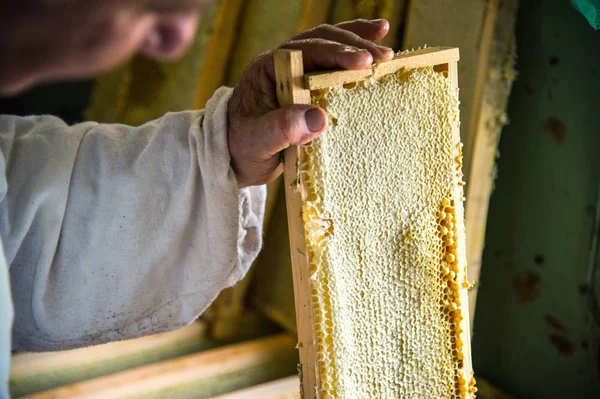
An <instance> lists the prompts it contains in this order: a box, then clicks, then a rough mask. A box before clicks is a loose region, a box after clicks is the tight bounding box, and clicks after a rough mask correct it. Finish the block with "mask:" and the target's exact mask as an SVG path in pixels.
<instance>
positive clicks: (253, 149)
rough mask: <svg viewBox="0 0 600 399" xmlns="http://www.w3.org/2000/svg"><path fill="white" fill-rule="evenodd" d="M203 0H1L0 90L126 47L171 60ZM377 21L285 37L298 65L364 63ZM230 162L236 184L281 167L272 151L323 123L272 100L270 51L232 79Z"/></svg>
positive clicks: (383, 25)
mask: <svg viewBox="0 0 600 399" xmlns="http://www.w3.org/2000/svg"><path fill="white" fill-rule="evenodd" d="M211 2H212V1H211V0H7V1H4V2H2V3H0V24H1V25H2V26H3V35H2V38H1V39H0V53H1V54H4V55H5V57H4V58H3V62H2V63H0V94H1V95H13V94H17V93H19V92H22V91H23V90H25V89H27V88H29V87H31V86H33V85H34V84H37V83H40V82H47V81H53V80H58V79H73V78H81V77H85V76H93V75H95V74H98V73H100V72H103V71H105V70H107V69H110V68H112V67H115V66H117V65H118V64H120V63H122V62H123V61H125V60H126V59H127V58H129V57H131V56H132V55H133V54H135V53H141V54H144V55H146V56H149V57H152V58H155V59H158V60H161V61H167V60H172V59H177V58H178V57H180V56H181V55H182V54H184V53H185V50H186V49H187V48H188V47H189V45H190V44H191V42H192V41H193V39H194V36H195V32H196V28H197V24H198V19H199V13H200V12H201V10H202V8H204V7H205V6H207V5H209V4H210V3H211ZM388 31H389V23H388V22H387V21H385V20H375V21H366V20H356V21H349V22H344V23H341V24H338V25H335V26H331V25H320V26H318V27H316V28H313V29H309V30H307V31H304V32H302V33H300V34H299V35H297V36H296V37H294V38H292V39H291V40H290V41H288V42H286V43H284V44H283V45H282V46H281V48H287V49H298V50H302V52H303V58H304V69H305V71H306V72H310V71H314V70H318V69H333V68H342V69H364V68H368V67H370V66H371V65H372V63H373V62H380V61H387V60H389V59H391V58H392V57H393V54H394V53H393V51H392V50H391V49H389V48H386V47H382V46H379V45H377V44H376V43H375V41H378V40H381V39H382V38H383V37H384V36H385V35H386V34H387V33H388ZM228 122H229V124H228V125H229V131H228V142H229V151H230V154H231V165H232V167H233V170H234V171H235V174H236V177H237V180H238V184H239V186H240V187H241V188H243V187H248V186H253V185H259V184H264V183H268V182H270V181H272V180H273V179H275V178H276V177H277V176H278V175H279V174H281V172H282V170H283V167H282V164H281V162H280V156H279V154H280V152H281V151H282V150H284V149H285V148H287V147H288V146H290V145H297V144H304V143H307V142H309V141H311V140H312V139H314V138H316V137H318V136H319V135H320V134H321V133H323V131H324V130H325V129H326V124H327V115H326V113H325V111H324V110H322V109H320V108H318V107H314V106H311V105H291V106H288V107H283V108H279V107H278V104H277V96H276V91H275V73H274V68H273V52H272V51H269V52H266V53H263V54H260V55H258V56H257V57H256V58H255V59H254V61H253V62H252V63H251V64H250V66H249V67H248V69H247V70H246V72H245V73H244V75H243V76H242V78H241V80H240V82H239V84H238V85H237V86H236V87H235V89H234V92H233V95H232V98H231V101H230V103H229V108H228Z"/></svg>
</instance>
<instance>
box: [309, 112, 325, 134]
mask: <svg viewBox="0 0 600 399" xmlns="http://www.w3.org/2000/svg"><path fill="white" fill-rule="evenodd" d="M304 118H305V119H306V127H308V130H310V131H311V132H313V133H315V132H318V131H320V130H322V129H323V128H324V127H325V124H326V123H327V120H326V119H325V116H324V115H323V113H322V112H321V111H320V110H319V109H317V108H313V109H309V110H308V111H306V113H305V114H304Z"/></svg>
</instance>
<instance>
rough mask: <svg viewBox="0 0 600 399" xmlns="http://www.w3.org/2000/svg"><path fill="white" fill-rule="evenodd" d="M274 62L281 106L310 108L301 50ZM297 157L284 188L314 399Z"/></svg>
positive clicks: (290, 158) (303, 353) (294, 150)
mask: <svg viewBox="0 0 600 399" xmlns="http://www.w3.org/2000/svg"><path fill="white" fill-rule="evenodd" d="M274 59H275V78H276V89H277V99H278V100H279V105H280V106H286V105H290V104H310V102H311V100H310V92H309V91H308V90H306V89H304V87H303V78H304V66H303V61H302V52H301V51H298V50H277V51H276V52H275V54H274ZM298 155H299V154H298V147H296V146H290V147H289V148H288V149H286V150H285V163H284V187H285V194H286V204H287V215H288V229H289V235H290V252H291V256H292V270H293V273H292V275H293V281H294V298H295V303H296V324H297V327H298V350H299V351H300V366H299V371H300V378H301V382H302V392H303V397H304V398H305V399H315V398H316V387H317V386H319V384H318V382H319V379H318V374H317V367H316V353H315V337H314V335H313V315H312V303H311V292H310V282H309V280H308V276H309V270H308V258H307V251H306V241H305V237H304V222H303V219H302V200H303V193H302V191H301V185H300V181H299V169H298V165H299V159H298Z"/></svg>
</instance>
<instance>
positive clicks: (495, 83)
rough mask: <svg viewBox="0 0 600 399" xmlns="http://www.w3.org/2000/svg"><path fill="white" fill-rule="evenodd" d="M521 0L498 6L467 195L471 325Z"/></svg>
mask: <svg viewBox="0 0 600 399" xmlns="http://www.w3.org/2000/svg"><path fill="white" fill-rule="evenodd" d="M518 7H519V1H518V0H504V1H503V2H502V5H501V6H500V8H499V10H498V19H497V24H496V29H495V33H494V39H493V43H492V48H491V52H490V60H489V63H488V68H487V74H486V81H485V87H484V89H483V97H482V104H481V109H480V113H479V117H478V122H477V127H476V130H475V136H474V138H473V152H472V157H471V170H470V171H469V173H468V174H469V176H470V180H469V184H468V185H467V187H468V190H467V192H466V197H467V202H466V204H467V213H466V224H467V232H468V235H467V264H468V267H469V270H468V275H469V280H470V281H473V282H475V285H474V286H473V287H472V288H471V289H470V291H469V306H470V307H469V310H470V318H471V326H473V321H474V318H475V304H476V301H477V290H478V285H479V284H478V282H479V275H480V273H481V262H482V255H483V249H484V246H485V231H486V226H487V215H488V207H489V202H490V197H491V194H492V190H493V187H494V179H495V172H494V168H495V165H496V158H497V152H498V143H499V140H500V133H501V131H502V128H503V127H504V125H505V124H506V123H507V121H508V118H507V117H506V107H507V106H508V98H509V96H510V92H511V89H512V83H513V80H514V79H515V76H516V73H515V71H514V59H515V47H516V44H515V26H516V17H517V9H518Z"/></svg>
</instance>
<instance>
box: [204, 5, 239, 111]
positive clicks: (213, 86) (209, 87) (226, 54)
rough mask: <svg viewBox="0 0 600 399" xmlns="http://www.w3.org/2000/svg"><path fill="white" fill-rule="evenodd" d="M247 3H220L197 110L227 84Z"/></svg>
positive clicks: (207, 51) (205, 60) (209, 44)
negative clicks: (232, 56) (230, 64)
mask: <svg viewBox="0 0 600 399" xmlns="http://www.w3.org/2000/svg"><path fill="white" fill-rule="evenodd" d="M244 4H245V2H244V0H221V1H220V2H219V7H218V9H217V13H216V16H215V21H214V23H213V33H212V35H211V37H210V39H209V40H208V43H207V45H206V50H205V55H204V66H203V68H202V69H201V71H200V76H199V79H198V86H197V88H196V99H195V103H194V108H196V109H203V108H204V106H205V104H206V102H207V101H208V100H209V99H210V98H211V97H212V95H213V94H214V92H215V91H217V89H218V88H219V87H221V86H222V85H224V84H225V79H226V77H227V66H228V65H229V60H230V58H231V51H232V49H233V47H234V45H235V41H236V39H237V33H238V25H239V22H240V21H239V20H240V17H241V15H242V14H243V10H244Z"/></svg>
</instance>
